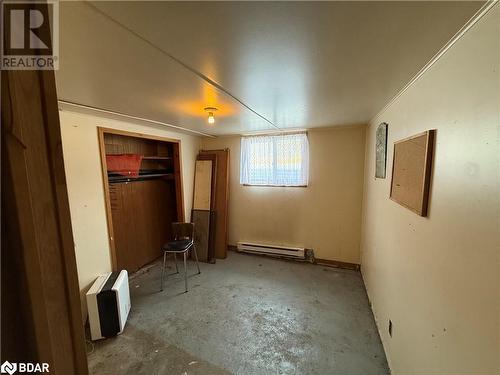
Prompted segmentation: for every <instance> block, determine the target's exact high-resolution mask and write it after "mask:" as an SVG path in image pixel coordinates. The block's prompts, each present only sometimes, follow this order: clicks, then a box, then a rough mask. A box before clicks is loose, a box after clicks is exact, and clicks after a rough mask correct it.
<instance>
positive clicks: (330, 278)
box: [88, 252, 389, 375]
mask: <svg viewBox="0 0 500 375" xmlns="http://www.w3.org/2000/svg"><path fill="white" fill-rule="evenodd" d="M189 271H190V275H192V276H190V277H189V288H190V289H189V292H188V293H182V292H183V291H184V282H183V278H182V273H181V274H179V275H175V276H171V277H169V278H167V280H166V284H165V290H164V291H163V292H160V291H159V287H160V264H159V263H158V264H155V265H154V266H153V267H150V268H148V270H147V271H146V272H144V273H142V274H139V275H136V276H134V277H132V278H131V280H130V290H131V298H132V309H131V311H130V315H129V320H128V322H127V325H126V327H125V330H124V332H123V334H122V335H120V336H118V337H116V338H112V339H107V340H102V341H99V342H96V343H95V347H94V349H93V352H92V353H90V354H89V356H88V360H89V367H90V373H91V374H96V375H97V374H99V375H104V374H148V375H149V374H179V375H191V374H200V375H201V374H203V375H210V374H245V375H247V374H343V375H350V374H363V375H377V374H388V373H389V370H388V367H387V362H386V358H385V354H384V351H383V348H382V345H381V343H380V338H379V335H378V332H377V329H376V327H375V322H374V320H373V315H372V312H371V310H370V307H369V304H368V299H367V296H366V293H365V290H364V286H363V281H362V279H361V275H360V273H359V272H355V271H349V270H342V269H336V268H327V267H322V266H318V265H312V264H306V263H296V262H291V261H284V260H279V259H272V258H267V257H260V256H253V255H243V254H238V253H234V252H230V253H229V256H228V258H227V259H225V260H218V261H217V263H216V264H201V272H202V273H201V274H200V275H194V274H195V272H196V271H195V265H194V264H193V263H192V262H189ZM170 272H173V269H172V268H171V269H170Z"/></svg>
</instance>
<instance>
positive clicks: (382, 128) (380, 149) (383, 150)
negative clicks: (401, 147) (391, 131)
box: [375, 122, 388, 178]
mask: <svg viewBox="0 0 500 375" xmlns="http://www.w3.org/2000/svg"><path fill="white" fill-rule="evenodd" d="M387 127H388V125H387V123H385V122H383V123H381V124H380V125H379V126H378V128H377V134H376V144H375V178H385V169H386V165H387Z"/></svg>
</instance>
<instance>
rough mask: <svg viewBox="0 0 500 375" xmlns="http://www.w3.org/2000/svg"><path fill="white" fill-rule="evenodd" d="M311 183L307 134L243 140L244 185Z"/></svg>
mask: <svg viewBox="0 0 500 375" xmlns="http://www.w3.org/2000/svg"><path fill="white" fill-rule="evenodd" d="M308 180H309V143H308V141H307V134H306V133H298V134H285V135H263V136H255V137H242V138H241V165H240V183H241V184H243V185H271V186H307V183H308Z"/></svg>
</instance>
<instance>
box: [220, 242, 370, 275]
mask: <svg viewBox="0 0 500 375" xmlns="http://www.w3.org/2000/svg"><path fill="white" fill-rule="evenodd" d="M227 250H228V251H235V252H237V251H238V247H237V246H235V245H227ZM253 255H259V256H268V255H261V254H253ZM278 258H281V257H278ZM286 259H287V260H295V259H290V258H286ZM298 261H300V260H298ZM303 261H304V260H302V262H303ZM312 263H313V264H317V265H320V266H327V267H335V268H344V269H348V270H355V271H359V269H360V266H359V264H357V263H349V262H341V261H339V260H329V259H319V258H314V257H313V258H312Z"/></svg>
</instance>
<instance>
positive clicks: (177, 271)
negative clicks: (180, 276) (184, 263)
mask: <svg viewBox="0 0 500 375" xmlns="http://www.w3.org/2000/svg"><path fill="white" fill-rule="evenodd" d="M174 263H175V271H176V272H175V273H179V267H177V254H176V253H174Z"/></svg>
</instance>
